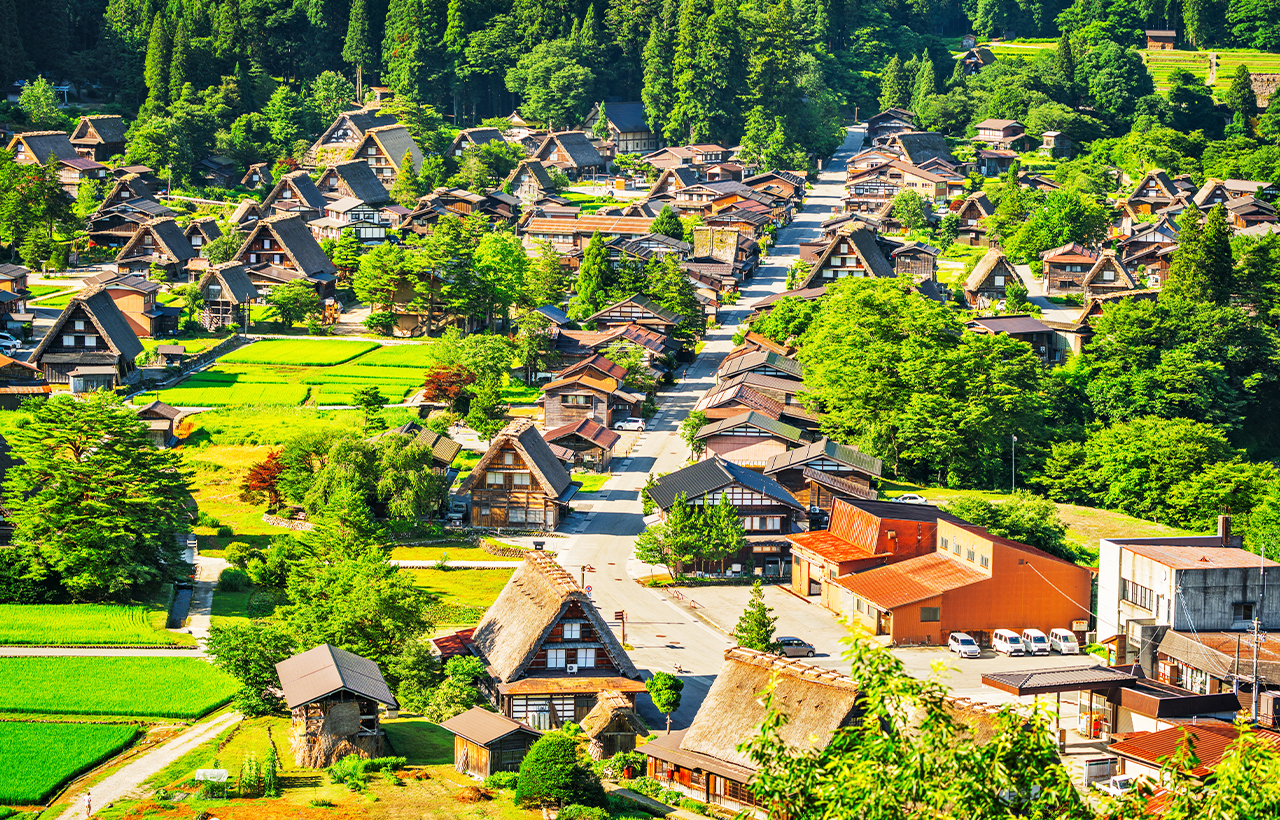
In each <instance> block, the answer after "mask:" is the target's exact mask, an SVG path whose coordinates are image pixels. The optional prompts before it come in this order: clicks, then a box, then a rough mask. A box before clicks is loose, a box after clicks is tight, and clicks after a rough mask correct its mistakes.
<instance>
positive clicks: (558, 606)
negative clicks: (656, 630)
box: [469, 552, 644, 730]
mask: <svg viewBox="0 0 1280 820" xmlns="http://www.w3.org/2000/svg"><path fill="white" fill-rule="evenodd" d="M469 648H470V650H471V652H472V653H473V654H475V655H476V656H478V657H479V658H480V659H481V660H482V661H484V663H485V665H486V666H487V667H488V671H489V676H490V677H489V679H488V680H487V681H481V683H480V686H481V690H482V691H484V692H485V694H486V695H487V696H488V697H489V698H490V699H491V700H492V701H493V702H494V703H495V704H496V705H497V707H498V710H499V711H500V712H501V713H502V714H504V715H506V716H507V717H510V718H512V719H514V720H519V721H523V722H524V723H527V724H529V725H530V726H533V727H534V728H535V729H540V730H546V729H550V728H555V727H558V726H560V725H561V724H563V723H566V722H569V721H573V722H579V721H581V720H582V719H583V718H585V717H586V716H587V714H588V713H590V712H591V710H592V709H593V708H594V707H595V706H596V701H597V696H598V695H599V693H600V692H603V691H607V690H613V691H616V692H619V693H621V695H622V696H623V697H625V698H626V699H627V700H628V701H629V702H630V704H631V705H632V706H634V705H635V697H636V695H637V694H638V693H639V692H643V691H644V684H643V683H641V682H640V673H639V672H638V671H637V670H636V667H635V665H634V664H632V662H631V659H630V658H629V657H627V653H626V651H625V650H624V649H623V648H622V644H621V643H619V642H618V639H617V638H616V637H615V636H614V634H613V630H612V629H610V628H609V624H608V622H607V621H605V619H604V617H603V616H602V615H601V614H600V612H599V610H597V609H596V607H595V604H593V603H592V602H591V599H590V598H589V597H587V594H586V592H584V591H583V590H582V589H581V588H580V587H579V586H578V583H577V582H576V581H575V580H574V578H573V576H572V575H570V574H569V573H568V572H566V571H565V570H564V569H563V568H561V567H560V565H559V564H557V563H556V562H555V559H554V558H552V557H551V556H549V555H547V554H546V553H543V552H532V553H530V554H529V555H528V556H526V557H525V560H524V563H523V564H521V565H520V567H519V568H518V569H517V570H516V571H515V574H514V575H512V576H511V580H510V581H508V582H507V585H506V586H505V587H503V589H502V592H501V593H500V594H499V595H498V600H497V601H495V602H494V604H493V606H491V607H489V609H488V611H487V612H485V615H484V618H483V619H482V620H481V621H480V624H479V626H477V627H476V629H475V633H474V634H473V635H472V638H471V643H470V645H469Z"/></svg>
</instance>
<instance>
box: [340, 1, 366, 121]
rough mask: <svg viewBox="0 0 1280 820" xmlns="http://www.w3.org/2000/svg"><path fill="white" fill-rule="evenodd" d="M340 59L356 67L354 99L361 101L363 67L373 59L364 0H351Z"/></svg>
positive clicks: (362, 96) (362, 98)
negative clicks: (345, 36) (345, 37)
mask: <svg viewBox="0 0 1280 820" xmlns="http://www.w3.org/2000/svg"><path fill="white" fill-rule="evenodd" d="M342 59H343V60H345V61H346V62H348V63H351V64H353V65H354V66H355V67H356V99H357V100H360V101H363V100H364V67H365V66H366V65H368V64H369V63H371V62H372V61H373V48H372V46H370V45H369V14H368V10H367V9H366V8H365V0H351V16H350V17H349V18H347V39H346V41H345V42H344V43H343V46H342Z"/></svg>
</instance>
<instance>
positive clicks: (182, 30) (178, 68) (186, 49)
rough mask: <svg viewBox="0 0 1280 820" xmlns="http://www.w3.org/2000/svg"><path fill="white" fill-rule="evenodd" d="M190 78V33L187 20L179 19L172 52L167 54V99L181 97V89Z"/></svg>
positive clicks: (178, 98)
mask: <svg viewBox="0 0 1280 820" xmlns="http://www.w3.org/2000/svg"><path fill="white" fill-rule="evenodd" d="M190 78H191V33H190V32H189V31H188V30H187V21H186V20H181V21H179V23H178V29H177V31H176V32H174V35H173V53H172V54H171V55H170V56H169V99H170V100H175V101H176V100H180V99H182V93H183V89H184V88H185V87H186V85H187V83H188V82H190Z"/></svg>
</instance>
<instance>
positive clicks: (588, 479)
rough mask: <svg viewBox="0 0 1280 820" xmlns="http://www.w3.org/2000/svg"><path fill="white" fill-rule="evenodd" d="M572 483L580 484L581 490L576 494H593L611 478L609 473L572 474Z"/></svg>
mask: <svg viewBox="0 0 1280 820" xmlns="http://www.w3.org/2000/svg"><path fill="white" fill-rule="evenodd" d="M572 478H573V480H574V481H581V482H582V489H581V490H578V493H579V494H581V493H594V492H596V491H598V490H599V489H600V488H601V487H603V486H604V484H605V482H606V481H608V480H609V479H611V478H613V475H612V474H610V473H574V474H573V476H572Z"/></svg>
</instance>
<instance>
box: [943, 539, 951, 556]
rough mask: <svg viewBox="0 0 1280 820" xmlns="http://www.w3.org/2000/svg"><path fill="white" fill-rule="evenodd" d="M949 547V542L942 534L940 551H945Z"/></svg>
mask: <svg viewBox="0 0 1280 820" xmlns="http://www.w3.org/2000/svg"><path fill="white" fill-rule="evenodd" d="M950 548H951V547H950V542H949V540H948V539H947V538H946V537H945V536H944V537H943V538H942V551H943V552H946V551H947V550H949V549H950Z"/></svg>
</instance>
